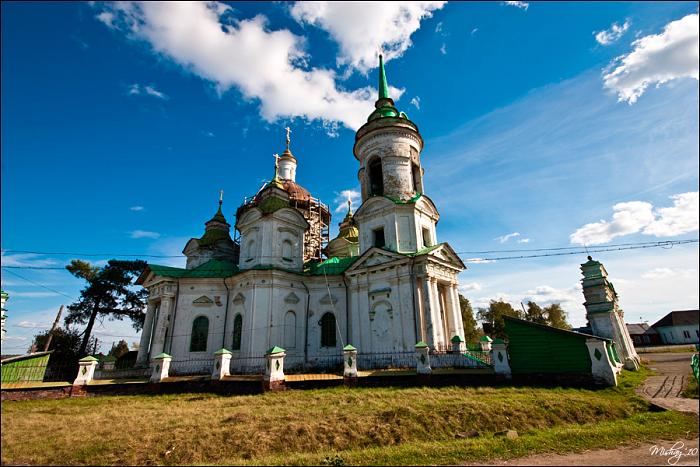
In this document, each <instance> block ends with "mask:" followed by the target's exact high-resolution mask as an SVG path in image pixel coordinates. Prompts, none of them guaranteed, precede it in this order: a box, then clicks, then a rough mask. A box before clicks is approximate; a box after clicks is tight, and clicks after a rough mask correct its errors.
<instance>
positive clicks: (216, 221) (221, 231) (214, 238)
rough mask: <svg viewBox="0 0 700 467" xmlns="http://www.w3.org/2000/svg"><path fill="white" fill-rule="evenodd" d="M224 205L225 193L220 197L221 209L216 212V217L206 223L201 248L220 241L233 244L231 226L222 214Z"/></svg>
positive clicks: (200, 239) (200, 240) (200, 242)
mask: <svg viewBox="0 0 700 467" xmlns="http://www.w3.org/2000/svg"><path fill="white" fill-rule="evenodd" d="M222 204H223V191H222V192H221V194H220V195H219V209H218V210H217V211H216V214H214V217H212V218H211V219H209V220H208V221H207V222H205V223H204V235H202V237H201V238H199V246H210V245H213V244H214V243H216V242H218V241H220V240H225V241H227V242H233V240H231V235H230V234H229V232H230V229H231V224H229V223H228V222H227V221H226V217H224V213H223V212H221V205H222Z"/></svg>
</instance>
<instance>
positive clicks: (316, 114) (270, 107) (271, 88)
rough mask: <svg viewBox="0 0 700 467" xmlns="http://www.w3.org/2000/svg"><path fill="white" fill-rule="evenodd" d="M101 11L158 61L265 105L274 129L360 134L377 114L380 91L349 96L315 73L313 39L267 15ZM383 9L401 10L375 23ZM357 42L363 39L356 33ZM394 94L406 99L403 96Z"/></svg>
mask: <svg viewBox="0 0 700 467" xmlns="http://www.w3.org/2000/svg"><path fill="white" fill-rule="evenodd" d="M313 5H316V4H313ZM99 7H100V8H104V9H106V10H107V11H109V12H110V13H112V15H113V16H114V19H113V20H112V22H111V24H112V27H113V28H114V29H116V30H119V31H122V32H124V33H125V34H127V35H128V37H130V38H132V39H137V40H144V41H146V42H148V43H149V44H150V46H151V47H152V49H153V50H154V51H155V52H156V53H158V54H160V55H162V56H164V57H166V58H169V59H171V60H173V61H174V62H176V63H178V64H179V65H181V66H182V67H183V68H185V69H186V70H188V71H190V72H191V73H193V74H195V75H197V76H199V77H201V78H203V79H204V80H207V81H209V82H212V83H214V84H215V85H216V87H217V90H218V91H219V92H220V93H223V92H225V91H227V90H228V89H230V88H232V87H236V88H237V89H239V90H240V92H241V93H242V95H243V96H244V97H245V98H247V99H257V100H259V102H260V114H261V116H262V117H263V118H264V119H265V120H266V121H268V122H273V121H275V120H278V119H280V118H294V117H302V118H306V119H308V120H320V121H322V122H324V121H331V122H340V123H341V124H343V125H344V126H346V127H348V128H351V129H353V130H354V129H357V128H359V127H360V126H361V125H362V124H363V123H364V122H365V121H366V119H367V116H368V115H369V113H370V112H371V111H372V109H373V103H374V101H375V99H376V91H375V90H374V89H373V88H372V87H370V86H367V87H364V88H360V89H356V90H352V91H349V90H344V89H341V88H339V87H338V86H337V85H336V81H335V80H336V74H335V71H333V70H328V69H322V68H311V69H308V65H307V62H308V60H307V55H306V53H305V52H304V50H303V47H304V46H305V38H303V37H299V36H296V35H294V34H292V33H291V32H290V31H288V30H286V29H281V30H271V28H270V27H269V25H268V24H267V19H266V18H265V17H264V16H262V15H258V16H256V17H254V18H251V19H245V20H235V19H234V18H232V10H231V9H230V8H228V7H226V6H225V5H223V4H221V3H218V2H208V3H199V2H116V3H111V4H100V6H99ZM295 8H296V6H295ZM298 8H299V9H300V11H302V10H304V9H305V8H306V7H305V6H304V4H299V7H298ZM328 8H329V10H335V9H336V8H337V7H336V6H329V7H328ZM377 8H379V9H380V11H381V10H383V9H386V8H394V7H386V6H379V7H376V6H374V5H373V6H372V8H367V7H366V6H364V7H363V8H362V9H363V10H364V11H365V13H369V12H371V13H372V15H374V14H375V10H376V9H377ZM409 10H411V11H413V10H415V6H413V7H410V8H409ZM309 14H310V13H309ZM379 16H381V15H379ZM344 20H345V19H344ZM103 22H104V21H103ZM411 24H412V23H411ZM388 29H393V28H388ZM397 29H401V28H397ZM416 29H417V27H416ZM378 31H379V33H381V30H379V29H378ZM353 35H355V36H357V37H361V36H362V34H361V31H355V30H353ZM407 44H410V42H408V43H404V45H406V47H407V46H408V45H407ZM391 55H392V56H396V52H393V53H392V54H391ZM146 92H147V91H146ZM391 92H392V96H393V97H394V98H395V99H398V98H399V97H400V95H401V93H402V90H398V89H392V90H391Z"/></svg>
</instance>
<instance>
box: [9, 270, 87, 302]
mask: <svg viewBox="0 0 700 467" xmlns="http://www.w3.org/2000/svg"><path fill="white" fill-rule="evenodd" d="M12 267H13V266H3V267H2V268H3V269H5V270H6V272H9V273H10V274H12V275H13V276H15V277H19V278H20V279H22V280H25V281H27V282H30V283H32V284H34V285H38V286H39V287H42V288H44V289H46V290H50V291H51V292H54V293H57V294H59V295H63V296H64V297H67V298H70V299H71V300H74V301H78V299H77V298H75V297H71V296H70V295H67V294H64V293H63V292H61V291H59V290H56V289H52V288H51V287H47V286H45V285H44V284H40V283H38V282H35V281H33V280H31V279H27V278H26V277H24V276H21V275H19V274H17V273H16V272H14V271H9V270H7V269H8V268H12ZM58 269H63V268H58Z"/></svg>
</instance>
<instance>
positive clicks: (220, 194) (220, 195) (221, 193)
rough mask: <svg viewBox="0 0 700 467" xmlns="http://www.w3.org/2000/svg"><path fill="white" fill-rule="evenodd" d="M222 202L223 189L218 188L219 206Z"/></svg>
mask: <svg viewBox="0 0 700 467" xmlns="http://www.w3.org/2000/svg"><path fill="white" fill-rule="evenodd" d="M223 203H224V190H219V206H221V205H222V204H223Z"/></svg>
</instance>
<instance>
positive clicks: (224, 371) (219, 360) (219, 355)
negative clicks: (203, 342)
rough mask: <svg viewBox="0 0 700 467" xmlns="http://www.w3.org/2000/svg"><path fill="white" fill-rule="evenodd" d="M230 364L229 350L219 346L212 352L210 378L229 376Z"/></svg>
mask: <svg viewBox="0 0 700 467" xmlns="http://www.w3.org/2000/svg"><path fill="white" fill-rule="evenodd" d="M230 365H231V352H229V351H228V350H226V349H224V348H221V350H218V351H216V352H214V369H213V370H212V372H211V379H218V380H221V379H224V377H226V376H229V375H230V374H231V373H230V372H229V366H230Z"/></svg>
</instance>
